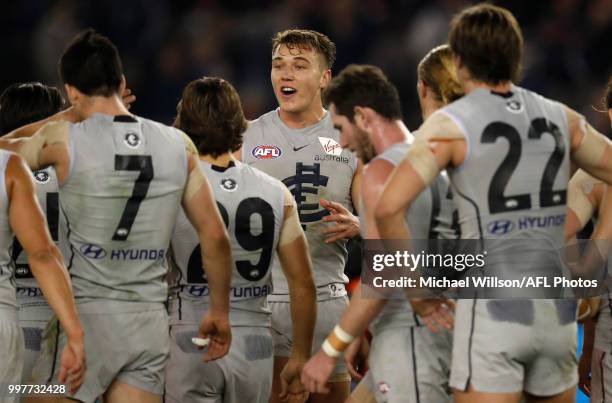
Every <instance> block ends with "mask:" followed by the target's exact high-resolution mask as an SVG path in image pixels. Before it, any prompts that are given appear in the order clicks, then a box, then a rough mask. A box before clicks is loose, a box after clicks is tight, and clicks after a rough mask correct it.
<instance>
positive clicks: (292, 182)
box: [283, 162, 329, 224]
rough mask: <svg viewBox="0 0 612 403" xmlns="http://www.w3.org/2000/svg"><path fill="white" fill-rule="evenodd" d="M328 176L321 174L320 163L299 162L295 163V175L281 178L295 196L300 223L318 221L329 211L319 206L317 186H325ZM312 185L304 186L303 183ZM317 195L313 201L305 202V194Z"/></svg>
mask: <svg viewBox="0 0 612 403" xmlns="http://www.w3.org/2000/svg"><path fill="white" fill-rule="evenodd" d="M328 180H329V177H328V176H325V175H322V174H321V164H317V163H315V164H313V165H306V164H303V163H301V162H298V163H296V165H295V175H294V176H290V177H288V178H285V179H283V183H284V184H285V186H287V187H288V188H289V190H290V191H291V194H293V197H294V198H295V201H296V203H297V206H298V213H299V215H300V222H301V223H302V224H306V223H311V222H316V221H320V220H321V219H322V218H323V217H324V216H326V215H328V214H329V212H328V211H327V210H325V209H323V208H321V207H320V205H319V203H318V195H319V188H320V187H326V186H327V182H328ZM308 184H309V185H312V186H305V185H308ZM309 194H310V195H315V196H317V198H316V200H317V202H315V203H307V202H306V195H309Z"/></svg>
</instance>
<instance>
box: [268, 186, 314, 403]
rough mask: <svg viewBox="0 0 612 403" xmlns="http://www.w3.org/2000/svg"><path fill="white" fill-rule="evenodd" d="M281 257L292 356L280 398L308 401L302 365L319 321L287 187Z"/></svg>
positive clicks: (305, 253) (302, 240) (303, 242)
mask: <svg viewBox="0 0 612 403" xmlns="http://www.w3.org/2000/svg"><path fill="white" fill-rule="evenodd" d="M277 251H278V257H279V259H280V263H281V267H282V268H283V272H284V274H285V277H286V278H287V283H288V284H289V295H290V298H291V320H292V322H293V344H292V351H291V357H290V358H289V362H287V364H286V365H285V367H284V368H283V370H282V372H281V375H280V377H281V388H282V392H281V396H280V397H281V398H290V399H291V400H292V401H294V400H302V401H304V400H306V398H307V397H308V392H307V391H306V389H305V388H304V386H303V385H302V383H301V382H300V374H301V372H302V367H303V366H304V364H305V363H306V361H307V360H308V358H309V357H310V351H311V348H312V338H313V334H314V326H315V321H316V310H317V305H316V290H315V285H314V280H313V275H312V263H311V262H310V255H309V254H308V244H307V242H306V236H305V235H304V232H303V230H302V227H301V225H300V221H299V215H298V213H297V205H296V203H295V200H294V199H293V196H292V195H291V193H290V192H289V190H288V189H286V188H285V216H284V222H283V227H282V229H281V232H280V241H279V245H278V247H277Z"/></svg>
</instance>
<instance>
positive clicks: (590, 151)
mask: <svg viewBox="0 0 612 403" xmlns="http://www.w3.org/2000/svg"><path fill="white" fill-rule="evenodd" d="M565 114H566V116H567V122H568V125H569V130H570V136H571V139H570V141H571V158H572V161H573V162H574V163H576V165H578V167H580V168H582V169H584V170H585V171H586V172H588V173H589V174H591V175H593V176H594V177H596V178H598V179H601V180H602V181H604V182H605V183H607V184H608V185H612V141H610V139H608V138H607V137H605V136H604V135H603V134H601V133H599V132H598V131H597V130H595V129H594V128H593V127H592V126H591V125H590V124H589V123H588V122H586V120H585V119H584V117H583V116H582V115H580V114H579V113H577V112H576V111H574V110H572V109H570V108H568V107H565Z"/></svg>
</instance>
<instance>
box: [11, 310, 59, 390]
mask: <svg viewBox="0 0 612 403" xmlns="http://www.w3.org/2000/svg"><path fill="white" fill-rule="evenodd" d="M52 317H53V311H52V310H51V308H50V307H49V306H32V307H28V306H26V307H23V306H22V307H21V308H20V309H19V326H20V327H21V330H22V331H23V339H24V341H25V354H24V356H23V372H22V376H21V382H22V383H29V382H30V381H31V378H32V370H33V369H34V365H35V364H36V361H37V360H38V357H39V356H40V347H41V342H42V334H43V331H44V330H45V328H46V327H47V323H48V322H49V320H50V319H51V318H52Z"/></svg>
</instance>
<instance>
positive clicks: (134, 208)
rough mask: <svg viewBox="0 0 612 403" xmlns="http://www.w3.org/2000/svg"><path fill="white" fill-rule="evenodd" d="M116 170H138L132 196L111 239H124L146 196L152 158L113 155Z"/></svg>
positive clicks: (151, 172)
mask: <svg viewBox="0 0 612 403" xmlns="http://www.w3.org/2000/svg"><path fill="white" fill-rule="evenodd" d="M115 170H116V171H140V175H138V178H136V182H135V183H134V191H133V192H132V196H130V198H129V199H128V201H127V203H126V204H125V209H124V210H123V214H122V215H121V220H120V221H119V225H118V226H117V229H116V230H115V234H114V235H113V241H125V240H126V239H127V237H128V236H129V235H130V231H131V230H132V225H134V220H136V215H137V214H138V209H139V208H140V203H142V201H143V200H144V198H145V197H146V196H147V192H148V191H149V185H150V184H151V181H152V180H153V160H152V159H151V156H150V155H115Z"/></svg>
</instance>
